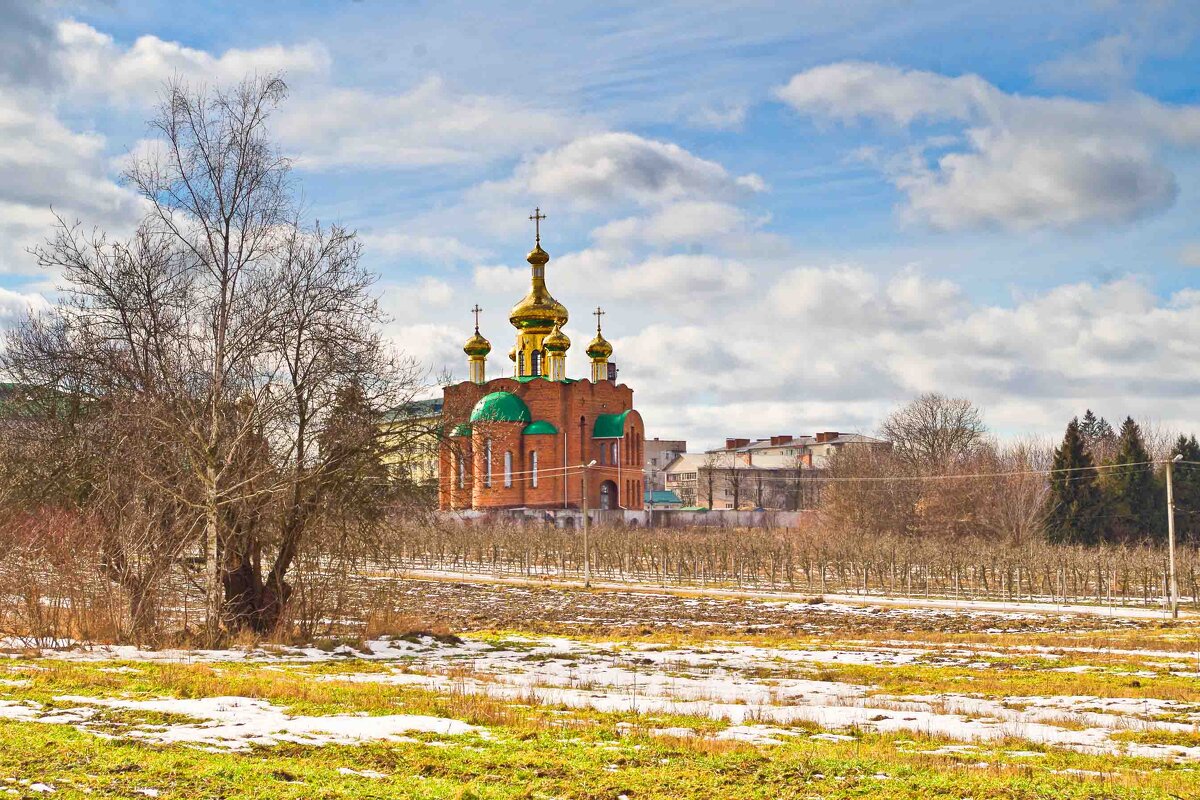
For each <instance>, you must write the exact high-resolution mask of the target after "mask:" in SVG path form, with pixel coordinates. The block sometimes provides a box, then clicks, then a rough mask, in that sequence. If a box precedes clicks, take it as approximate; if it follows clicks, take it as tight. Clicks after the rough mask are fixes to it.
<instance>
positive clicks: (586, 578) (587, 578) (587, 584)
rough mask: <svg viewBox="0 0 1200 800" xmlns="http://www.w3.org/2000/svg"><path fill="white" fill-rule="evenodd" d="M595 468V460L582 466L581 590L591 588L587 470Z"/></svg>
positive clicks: (580, 502)
mask: <svg viewBox="0 0 1200 800" xmlns="http://www.w3.org/2000/svg"><path fill="white" fill-rule="evenodd" d="M594 466H596V459H594V458H593V459H592V460H591V461H589V462H588V463H587V464H584V465H583V478H582V480H583V491H582V492H581V493H580V501H579V508H580V510H581V511H583V588H585V589H590V588H592V552H591V550H589V549H588V502H587V485H588V469H589V468H591V467H594Z"/></svg>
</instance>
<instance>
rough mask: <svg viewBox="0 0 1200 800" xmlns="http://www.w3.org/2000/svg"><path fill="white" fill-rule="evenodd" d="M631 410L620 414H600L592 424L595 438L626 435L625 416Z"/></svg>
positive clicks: (616, 437)
mask: <svg viewBox="0 0 1200 800" xmlns="http://www.w3.org/2000/svg"><path fill="white" fill-rule="evenodd" d="M630 410H632V409H630ZM628 416H629V411H622V412H621V413H620V414H600V415H599V416H597V417H596V424H595V425H593V426H592V438H593V439H620V438H621V437H622V436H624V435H625V418H626V417H628Z"/></svg>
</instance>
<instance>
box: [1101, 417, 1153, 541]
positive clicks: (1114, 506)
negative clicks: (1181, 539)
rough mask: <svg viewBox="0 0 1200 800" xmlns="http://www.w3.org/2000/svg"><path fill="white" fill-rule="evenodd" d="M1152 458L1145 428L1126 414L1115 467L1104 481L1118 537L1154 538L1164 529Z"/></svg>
mask: <svg viewBox="0 0 1200 800" xmlns="http://www.w3.org/2000/svg"><path fill="white" fill-rule="evenodd" d="M1150 461H1151V458H1150V453H1149V451H1148V450H1147V449H1146V442H1145V440H1144V439H1143V438H1142V429H1141V428H1140V427H1139V426H1138V424H1137V423H1136V422H1134V421H1133V418H1132V417H1126V418H1125V422H1124V423H1122V425H1121V436H1120V438H1119V439H1118V443H1117V453H1116V455H1115V456H1114V458H1113V462H1112V463H1113V464H1114V465H1115V468H1114V469H1113V470H1111V471H1110V472H1109V473H1108V474H1107V475H1105V477H1104V481H1103V483H1102V486H1103V489H1104V495H1105V500H1106V501H1107V502H1106V506H1107V508H1108V511H1109V514H1110V515H1111V516H1110V522H1111V524H1110V525H1108V526H1107V527H1108V528H1109V530H1110V531H1111V532H1112V534H1113V535H1114V536H1116V537H1119V538H1123V539H1144V538H1154V537H1157V536H1160V535H1161V534H1162V533H1164V532H1165V531H1164V528H1165V519H1166V516H1165V512H1164V510H1163V509H1164V505H1163V498H1162V497H1161V494H1160V488H1159V484H1158V481H1157V479H1156V478H1155V475H1154V465H1153V464H1151V463H1150Z"/></svg>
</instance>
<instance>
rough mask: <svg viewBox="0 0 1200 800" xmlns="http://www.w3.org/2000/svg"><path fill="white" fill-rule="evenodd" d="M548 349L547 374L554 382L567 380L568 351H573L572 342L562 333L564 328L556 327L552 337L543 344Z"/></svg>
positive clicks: (548, 337)
mask: <svg viewBox="0 0 1200 800" xmlns="http://www.w3.org/2000/svg"><path fill="white" fill-rule="evenodd" d="M542 347H544V348H545V349H546V367H547V374H548V376H549V378H550V380H552V381H561V380H566V377H567V350H569V349H571V340H570V339H568V338H567V335H566V334H565V333H563V332H562V327H561V326H559V325H557V324H556V325H555V326H554V330H552V331H550V335H549V336H547V337H546V338H545V340H544V341H543V342H542Z"/></svg>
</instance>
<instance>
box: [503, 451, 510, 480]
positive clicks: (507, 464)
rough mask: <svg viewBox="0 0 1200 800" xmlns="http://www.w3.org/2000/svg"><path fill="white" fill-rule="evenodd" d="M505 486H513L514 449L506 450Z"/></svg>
mask: <svg viewBox="0 0 1200 800" xmlns="http://www.w3.org/2000/svg"><path fill="white" fill-rule="evenodd" d="M504 488H505V489H511V488H512V451H511V450H505V451H504Z"/></svg>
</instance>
